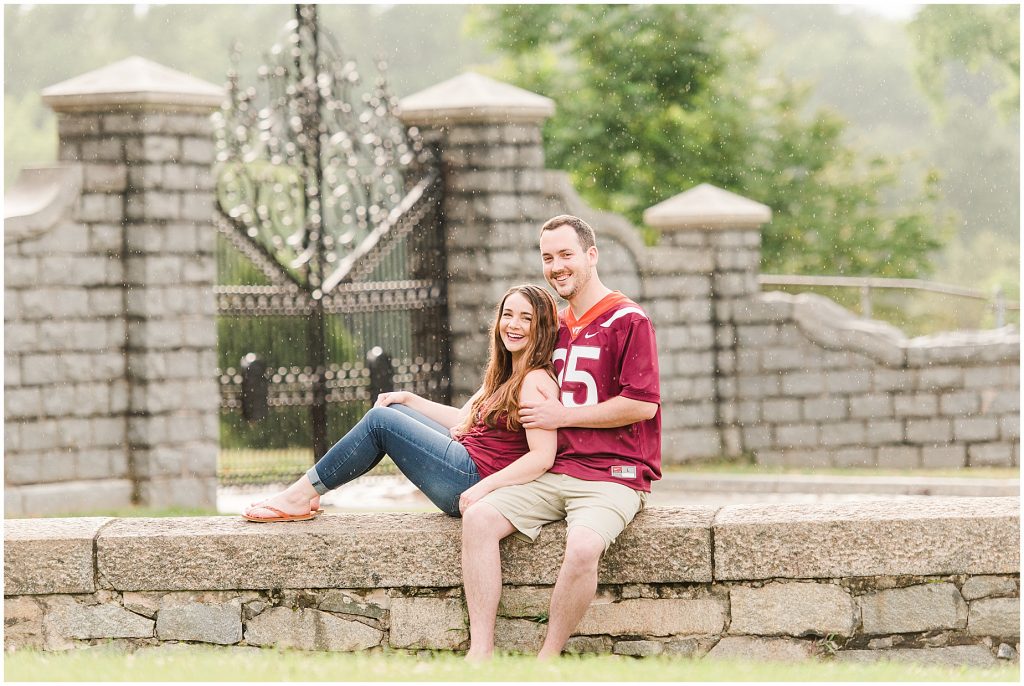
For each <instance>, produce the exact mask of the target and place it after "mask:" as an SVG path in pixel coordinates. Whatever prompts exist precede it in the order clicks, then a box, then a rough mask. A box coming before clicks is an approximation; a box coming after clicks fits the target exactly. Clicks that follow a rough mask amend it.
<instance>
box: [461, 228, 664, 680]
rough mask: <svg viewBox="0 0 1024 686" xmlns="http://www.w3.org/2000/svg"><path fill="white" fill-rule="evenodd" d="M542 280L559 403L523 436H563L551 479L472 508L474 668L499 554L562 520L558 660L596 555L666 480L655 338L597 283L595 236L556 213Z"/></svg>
mask: <svg viewBox="0 0 1024 686" xmlns="http://www.w3.org/2000/svg"><path fill="white" fill-rule="evenodd" d="M540 249H541V259H542V260H543V265H544V277H545V278H546V279H547V281H548V283H549V284H551V286H552V287H554V289H555V290H556V291H557V292H558V294H559V295H560V296H562V297H563V298H565V299H566V300H567V301H568V303H569V307H567V308H566V309H565V310H563V311H562V312H561V313H559V320H560V330H559V337H558V343H557V344H556V348H555V353H554V362H555V372H556V373H557V375H558V385H559V387H560V390H561V402H559V401H558V399H557V398H547V399H546V400H544V401H543V402H540V403H525V402H524V403H522V405H521V412H520V419H521V421H522V423H523V426H525V427H527V428H532V427H538V428H544V429H558V451H557V455H556V456H555V460H554V464H553V465H552V467H551V469H550V471H549V472H548V473H546V474H544V475H543V476H541V477H539V478H537V479H536V480H534V481H531V482H529V483H526V484H521V485H518V486H508V487H505V488H500V489H497V490H495V491H492V492H491V493H489V494H488V495H486V496H485V497H483V498H481V499H480V500H479V501H478V502H476V503H465V505H466V507H465V509H464V511H463V523H462V527H463V528H462V569H463V577H464V583H465V590H466V604H467V606H468V608H469V620H470V650H469V653H468V654H467V656H466V657H467V659H469V660H473V661H476V660H486V659H488V658H489V657H490V656H491V653H492V652H493V649H494V624H495V618H496V615H497V609H498V601H499V600H500V598H501V558H500V554H499V549H498V544H499V543H500V541H501V539H503V538H505V537H506V536H508V535H509V534H515V535H517V536H519V537H521V538H525V539H527V540H531V541H532V540H535V539H536V537H537V535H538V534H539V533H540V529H541V527H542V526H543V525H544V524H547V523H550V522H554V521H558V520H560V519H565V520H566V522H567V525H568V530H567V534H566V547H565V557H564V559H563V561H562V567H561V569H560V570H559V573H558V579H557V581H556V582H555V587H554V590H553V591H552V594H551V608H550V612H549V614H548V625H547V626H548V629H547V636H546V637H545V639H544V645H543V647H542V648H541V651H540V654H539V655H538V657H539V658H541V659H547V658H551V657H555V656H557V655H559V654H560V653H561V652H562V648H564V647H565V643H566V641H567V640H568V639H569V636H570V634H571V633H572V632H573V630H574V629H575V628H576V626H577V624H579V621H580V619H582V617H583V614H584V613H585V612H586V610H587V607H588V606H589V605H590V602H591V601H592V600H593V598H594V593H595V592H596V590H597V567H598V563H599V562H600V559H601V555H602V554H603V553H604V552H605V551H606V550H607V549H608V546H609V545H611V543H612V541H614V540H615V538H616V537H617V536H618V535H619V533H621V532H622V530H623V529H624V528H625V527H626V525H627V524H629V522H631V521H632V520H633V517H634V516H635V515H636V513H637V512H639V511H640V510H641V509H642V508H643V506H644V503H645V502H646V497H647V494H648V493H649V492H650V490H651V481H654V480H657V479H660V478H661V409H660V402H661V396H660V389H659V383H658V356H657V347H656V343H655V338H654V328H653V327H652V325H651V322H650V320H649V319H648V318H647V315H646V314H644V312H643V310H642V309H641V308H640V307H639V306H638V305H637V304H636V303H635V302H633V301H631V300H629V299H628V298H627V297H626V296H624V295H622V294H621V293H619V292H617V291H612V290H611V289H609V288H607V287H606V286H605V285H604V284H603V283H601V279H600V277H599V276H598V274H597V262H598V252H597V246H596V244H595V237H594V230H593V229H592V228H590V226H589V225H588V224H587V223H586V222H584V221H583V220H582V219H579V218H578V217H573V216H571V215H559V216H557V217H554V218H552V219H550V220H548V221H547V222H546V223H545V224H544V226H543V227H542V228H541V232H540Z"/></svg>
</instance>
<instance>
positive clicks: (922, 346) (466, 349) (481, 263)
mask: <svg viewBox="0 0 1024 686" xmlns="http://www.w3.org/2000/svg"><path fill="white" fill-rule="evenodd" d="M401 107H402V110H403V115H402V116H403V118H404V119H405V120H406V121H407V122H408V123H410V124H413V125H417V126H419V127H420V128H421V129H422V130H424V131H425V132H426V133H427V136H428V138H430V139H431V140H432V141H433V142H434V144H435V145H436V146H437V148H438V150H439V152H440V155H441V159H442V163H443V167H444V171H445V175H446V177H445V178H446V181H445V193H446V198H445V217H446V221H447V226H448V236H447V242H448V259H449V272H450V278H451V281H450V285H449V317H450V321H451V329H452V355H453V360H452V366H453V376H454V383H455V393H454V394H453V395H454V398H455V400H456V402H461V401H463V400H465V399H466V398H467V397H468V396H469V395H470V394H471V393H472V392H473V390H475V388H476V387H477V385H478V383H479V378H480V370H481V369H482V365H483V364H484V362H485V360H486V354H487V346H488V336H487V327H488V324H489V323H490V321H491V320H492V318H493V315H494V313H493V307H494V305H495V303H496V302H497V300H498V298H499V297H500V296H501V294H502V293H503V292H504V291H505V289H506V288H508V286H510V285H512V284H514V283H518V282H523V281H526V282H533V283H543V275H542V269H541V264H540V259H539V253H538V249H537V243H538V235H537V232H538V230H539V227H540V226H541V225H542V224H543V222H544V221H546V220H547V219H549V218H550V217H552V216H554V215H557V214H563V213H569V214H575V215H577V216H580V217H582V218H584V219H585V220H587V221H588V222H589V223H590V224H591V225H592V226H593V227H594V228H595V231H596V232H597V234H598V248H599V253H600V261H599V264H598V269H599V272H600V274H601V278H602V280H603V281H604V282H605V284H606V285H608V286H609V287H611V288H614V289H618V290H621V291H622V292H624V293H625V294H627V295H628V296H630V297H632V298H633V299H634V300H636V301H637V302H639V303H640V304H641V305H642V306H643V307H644V309H645V310H646V311H647V313H648V314H649V315H650V317H651V320H652V321H653V322H654V325H655V329H656V332H657V337H658V349H659V361H660V365H661V387H662V429H663V435H662V452H663V459H664V460H665V462H666V463H685V462H687V461H690V460H697V459H706V458H716V457H721V456H731V457H736V456H741V455H747V456H752V457H753V458H754V459H755V460H756V461H757V462H758V463H761V464H766V465H768V464H770V465H777V464H785V465H789V466H801V467H815V466H864V467H881V468H885V467H890V468H901V469H904V468H914V467H933V468H935V467H941V468H954V467H964V466H981V465H999V466H1016V465H1018V464H1019V450H1020V447H1019V446H1020V437H1019V436H1020V431H1019V419H1018V416H1017V415H1018V411H1019V402H1018V400H1017V393H1018V389H1019V387H1020V378H1019V376H1020V374H1019V361H1020V355H1019V350H1018V348H1019V341H1020V337H1019V334H1018V333H1017V332H1016V331H1015V330H1013V329H1010V328H1007V329H1003V330H1000V331H994V332H975V333H958V334H950V335H946V336H935V337H925V338H918V339H912V340H908V339H907V338H906V337H904V336H903V334H902V333H900V332H899V331H897V330H895V329H893V328H892V327H889V326H886V325H885V324H883V323H881V322H874V321H865V320H860V319H858V318H856V317H854V316H853V315H852V314H851V313H849V312H847V311H846V310H844V309H842V308H840V307H839V306H838V305H836V304H835V303H833V302H831V301H826V300H825V299H823V298H816V297H815V296H812V295H802V296H798V297H796V298H788V297H787V296H785V295H782V294H771V293H761V291H760V287H759V284H758V274H759V268H760V261H761V252H760V246H761V227H762V226H763V224H764V223H765V222H767V221H769V220H770V217H771V212H770V210H769V208H767V207H765V206H763V205H760V204H759V203H756V202H753V201H751V200H748V199H746V198H741V197H739V196H736V195H734V194H731V193H728V192H726V191H723V190H721V189H717V188H715V187H713V186H710V185H708V184H701V185H700V186H697V187H696V188H694V189H691V190H689V191H686V192H685V193H682V194H680V195H678V196H676V197H674V198H670V199H669V200H666V201H665V202H663V203H660V204H659V205H657V206H655V207H653V208H651V209H650V210H648V212H647V213H645V221H646V222H647V223H648V224H649V225H651V226H653V227H656V228H657V229H659V231H660V232H661V239H660V242H659V243H658V244H657V245H655V246H646V245H644V244H643V243H642V241H641V240H640V238H639V236H640V233H639V231H638V230H637V228H636V227H634V226H632V225H631V224H630V223H629V222H628V221H626V220H625V219H624V218H623V217H620V216H618V215H615V214H612V213H609V212H602V211H599V210H595V209H593V208H591V207H589V206H588V205H587V204H586V203H585V202H583V200H582V199H581V198H580V197H579V195H578V194H577V193H576V191H575V190H574V189H573V188H572V185H571V183H570V182H569V179H568V176H567V175H566V174H564V173H562V172H554V171H548V170H545V169H544V158H543V149H542V146H541V132H540V127H541V124H542V123H543V121H544V119H545V118H546V117H548V116H550V114H551V113H552V112H553V105H552V104H551V101H550V100H547V99H546V98H542V97H541V96H538V95H536V94H534V93H529V92H526V91H523V90H521V89H517V88H513V87H511V86H508V85H507V84H501V83H498V82H495V81H492V80H490V79H486V78H484V77H481V76H477V75H473V74H466V75H463V76H461V77H457V78H455V79H452V80H450V81H446V82H444V83H442V84H439V85H437V86H434V87H432V88H430V89H427V90H426V91H423V92H422V93H419V94H416V95H413V96H410V97H408V98H406V99H404V100H403V101H402V103H401Z"/></svg>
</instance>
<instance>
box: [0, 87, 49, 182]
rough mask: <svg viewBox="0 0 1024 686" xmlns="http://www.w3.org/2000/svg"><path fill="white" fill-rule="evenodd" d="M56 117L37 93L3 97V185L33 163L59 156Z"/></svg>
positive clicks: (44, 161) (43, 161)
mask: <svg viewBox="0 0 1024 686" xmlns="http://www.w3.org/2000/svg"><path fill="white" fill-rule="evenodd" d="M56 152H57V120H56V118H55V117H54V116H53V113H52V112H50V111H49V110H44V109H43V106H42V103H41V102H40V100H39V95H38V94H36V93H26V94H24V95H20V96H19V95H11V96H8V97H5V98H4V188H10V187H11V186H12V185H13V183H14V181H15V180H16V179H17V177H18V172H19V171H20V170H21V169H22V168H23V167H25V166H28V165H30V164H40V163H46V162H50V161H52V160H53V159H55V158H56V156H57V155H56Z"/></svg>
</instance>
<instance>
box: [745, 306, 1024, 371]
mask: <svg viewBox="0 0 1024 686" xmlns="http://www.w3.org/2000/svg"><path fill="white" fill-rule="evenodd" d="M766 295H767V294H764V293H762V294H758V297H760V298H761V299H762V300H763V301H764V302H771V303H773V304H775V305H781V304H784V303H789V304H791V306H792V321H793V322H795V323H796V325H797V327H799V329H800V331H801V332H803V334H804V335H805V336H806V337H807V338H808V339H809V340H810V341H812V342H814V343H816V344H818V345H820V346H822V347H824V348H828V349H836V350H846V351H850V352H857V353H861V354H863V355H866V356H868V357H870V358H871V359H873V360H875V361H877V362H880V363H882V364H883V365H886V366H889V367H895V368H899V367H927V366H928V365H929V364H931V363H936V362H941V363H944V364H949V363H967V364H976V363H977V362H978V361H979V359H980V360H981V361H983V362H988V363H995V364H999V363H1006V362H1013V361H1016V360H1019V359H1020V334H1019V333H1018V332H1017V331H1016V330H1015V329H1014V328H1013V327H1003V328H1002V329H995V330H992V331H959V332H949V333H943V334H938V335H935V336H921V337H919V338H907V337H906V336H905V335H904V334H903V332H902V331H900V330H899V329H898V328H896V327H894V326H892V325H891V324H887V323H886V322H882V321H878V320H874V319H862V318H860V317H858V316H857V315H855V314H854V313H852V312H850V311H849V310H847V309H846V308H844V307H842V306H841V305H839V304H838V303H836V302H835V301H833V300H831V299H829V298H826V297H824V296H820V295H816V294H814V293H800V294H799V295H789V294H787V293H781V292H773V293H772V294H771V298H770V300H769V299H766V298H765V296H766Z"/></svg>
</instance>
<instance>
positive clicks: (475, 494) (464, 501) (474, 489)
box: [459, 481, 491, 514]
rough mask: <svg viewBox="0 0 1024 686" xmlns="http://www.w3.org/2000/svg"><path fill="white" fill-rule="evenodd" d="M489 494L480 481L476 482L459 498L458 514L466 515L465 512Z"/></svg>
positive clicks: (489, 490)
mask: <svg viewBox="0 0 1024 686" xmlns="http://www.w3.org/2000/svg"><path fill="white" fill-rule="evenodd" d="M490 492H491V489H490V488H489V487H488V486H487V485H486V484H484V483H483V482H482V481H478V482H477V483H475V484H473V485H472V486H470V487H469V488H467V489H466V490H464V491H463V492H462V495H460V496H459V514H466V510H468V509H469V508H470V507H472V506H473V505H474V504H476V503H477V502H479V501H480V499H481V498H483V497H484V496H485V495H487V494H488V493H490Z"/></svg>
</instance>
